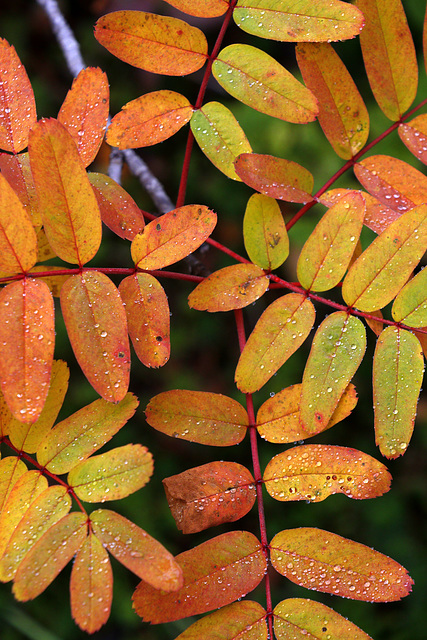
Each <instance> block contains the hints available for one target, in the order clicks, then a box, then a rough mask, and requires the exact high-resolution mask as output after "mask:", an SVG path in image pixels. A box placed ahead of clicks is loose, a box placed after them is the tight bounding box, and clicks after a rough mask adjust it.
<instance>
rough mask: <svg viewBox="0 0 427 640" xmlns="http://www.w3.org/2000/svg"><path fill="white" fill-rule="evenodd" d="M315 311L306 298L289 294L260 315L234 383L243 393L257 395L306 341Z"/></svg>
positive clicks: (239, 364) (241, 356)
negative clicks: (255, 393) (256, 392)
mask: <svg viewBox="0 0 427 640" xmlns="http://www.w3.org/2000/svg"><path fill="white" fill-rule="evenodd" d="M315 315H316V311H315V309H314V307H313V304H312V303H311V302H310V300H309V299H308V298H306V296H304V295H302V294H299V293H288V294H287V295H284V296H281V297H280V298H278V299H277V300H275V301H274V302H272V303H271V304H270V305H269V306H268V307H267V309H266V310H265V311H264V313H263V314H262V315H261V317H260V319H259V320H258V322H257V324H256V325H255V328H254V330H253V331H252V333H251V335H250V336H249V339H248V341H247V343H246V344H245V346H244V349H243V351H242V353H241V354H240V358H239V362H238V364H237V368H236V374H235V381H236V384H237V387H238V388H239V389H240V391H243V393H254V392H255V391H258V389H260V388H261V387H262V386H263V385H264V384H265V383H266V382H267V381H268V380H269V379H270V378H271V376H272V375H273V374H274V373H276V371H277V370H278V369H279V368H280V367H281V366H282V365H283V364H284V363H285V362H286V360H288V358H290V357H291V355H292V354H293V353H295V351H296V350H297V349H298V348H299V347H300V346H301V344H302V343H303V342H304V340H305V339H306V338H307V336H308V334H309V333H310V331H311V328H312V326H313V324H314V319H315Z"/></svg>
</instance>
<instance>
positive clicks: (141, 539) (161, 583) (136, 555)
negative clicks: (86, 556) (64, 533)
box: [90, 509, 183, 591]
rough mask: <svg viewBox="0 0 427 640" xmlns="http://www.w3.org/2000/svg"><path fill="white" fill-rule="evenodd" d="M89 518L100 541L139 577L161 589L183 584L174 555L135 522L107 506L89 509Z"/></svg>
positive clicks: (172, 589) (176, 587)
mask: <svg viewBox="0 0 427 640" xmlns="http://www.w3.org/2000/svg"><path fill="white" fill-rule="evenodd" d="M90 521H91V524H92V528H93V532H94V533H95V535H96V536H97V538H99V540H100V541H101V543H102V545H103V546H104V547H106V548H107V549H108V551H109V552H110V553H111V554H112V555H113V556H114V557H115V558H116V559H117V560H118V561H119V562H121V564H123V565H124V566H125V567H126V568H127V569H129V570H130V571H133V573H135V574H136V575H137V576H138V577H139V578H141V580H144V581H145V582H147V583H148V584H150V585H152V587H153V588H154V589H162V590H163V591H176V590H177V589H179V588H180V587H181V586H182V584H183V577H182V570H181V567H180V566H179V564H178V563H177V562H176V561H175V559H174V557H173V556H172V555H171V554H170V553H169V551H167V550H166V549H165V548H164V546H163V545H161V544H160V542H158V541H157V540H155V539H154V538H152V537H151V536H149V535H148V533H146V532H145V531H143V530H142V529H140V528H139V527H138V526H137V525H136V524H134V523H133V522H130V520H127V519H126V518H124V517H123V516H120V515H119V514H118V513H115V512H114V511H110V510H108V509H97V510H96V511H92V513H91V514H90Z"/></svg>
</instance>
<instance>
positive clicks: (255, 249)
mask: <svg viewBox="0 0 427 640" xmlns="http://www.w3.org/2000/svg"><path fill="white" fill-rule="evenodd" d="M243 240H244V243H245V249H246V252H247V254H248V256H249V258H250V260H251V261H252V262H253V263H254V264H256V265H258V267H261V269H267V270H268V271H273V270H274V269H277V268H278V267H280V266H281V265H282V264H283V263H284V262H285V260H286V258H287V257H288V255H289V238H288V233H287V231H286V225H285V221H284V219H283V215H282V212H281V211H280V207H279V205H278V204H277V202H276V200H274V199H273V198H269V197H268V196H264V195H262V194H260V193H254V195H253V196H251V197H250V198H249V200H248V204H247V205H246V211H245V216H244V218H243Z"/></svg>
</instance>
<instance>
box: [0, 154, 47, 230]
mask: <svg viewBox="0 0 427 640" xmlns="http://www.w3.org/2000/svg"><path fill="white" fill-rule="evenodd" d="M0 171H1V173H2V175H3V177H4V178H6V180H7V181H8V183H9V184H10V186H11V187H12V189H13V190H14V191H15V193H16V195H17V196H18V198H19V199H20V201H21V204H22V205H23V207H24V209H25V211H26V213H27V215H28V216H29V217H30V219H31V224H32V225H33V227H40V226H41V224H42V219H41V217H40V213H39V204H38V200H37V193H36V188H35V186H34V180H33V176H32V173H31V167H30V157H29V155H28V153H20V154H19V155H13V156H12V155H10V154H9V153H0Z"/></svg>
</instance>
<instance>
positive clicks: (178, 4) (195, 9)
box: [166, 0, 229, 18]
mask: <svg viewBox="0 0 427 640" xmlns="http://www.w3.org/2000/svg"><path fill="white" fill-rule="evenodd" d="M166 2H167V3H168V4H170V5H172V6H173V7H175V8H176V9H179V10H180V11H182V12H183V13H188V15H190V16H196V17H197V18H218V17H219V16H222V15H224V13H225V12H226V11H227V9H228V7H229V2H228V0H166Z"/></svg>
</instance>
